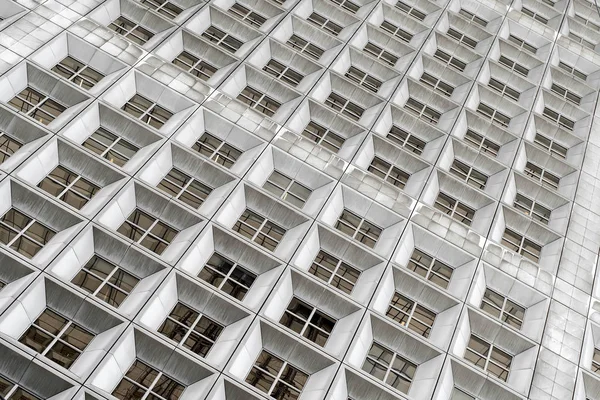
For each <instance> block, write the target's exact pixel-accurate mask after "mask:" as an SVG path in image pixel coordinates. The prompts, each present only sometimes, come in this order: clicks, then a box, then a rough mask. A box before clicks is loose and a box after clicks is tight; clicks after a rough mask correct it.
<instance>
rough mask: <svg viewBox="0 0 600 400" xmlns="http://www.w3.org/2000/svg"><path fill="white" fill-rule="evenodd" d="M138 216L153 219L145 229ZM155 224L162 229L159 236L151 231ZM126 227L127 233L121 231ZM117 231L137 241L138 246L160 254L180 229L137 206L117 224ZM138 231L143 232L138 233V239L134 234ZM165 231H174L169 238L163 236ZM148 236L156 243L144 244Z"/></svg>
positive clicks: (170, 232)
mask: <svg viewBox="0 0 600 400" xmlns="http://www.w3.org/2000/svg"><path fill="white" fill-rule="evenodd" d="M136 216H137V218H136ZM140 218H145V219H147V220H153V221H152V222H151V223H150V225H149V227H148V228H147V229H145V228H144V227H143V226H142V225H140V224H139V220H140ZM130 219H135V220H136V221H137V222H133V221H130ZM126 225H127V226H126ZM157 226H158V227H159V229H162V230H164V233H162V234H161V235H160V236H159V235H158V234H156V233H153V232H152V231H153V230H154V228H155V227H157ZM124 227H125V228H124ZM127 228H129V229H130V232H129V234H128V235H126V234H125V233H123V232H122V231H123V230H126V229H127ZM117 232H118V233H120V234H121V235H123V236H124V237H126V238H127V239H129V240H131V241H133V242H134V243H137V244H139V245H140V246H142V247H144V248H145V249H148V250H150V251H151V252H153V253H156V254H158V255H161V254H162V253H163V252H164V251H165V250H166V249H167V247H169V245H170V244H171V243H172V242H173V240H175V237H176V236H177V235H178V234H179V232H180V231H179V230H178V229H176V228H174V227H173V226H171V225H170V224H168V223H166V222H165V221H163V220H162V219H160V218H158V217H155V216H153V215H151V214H149V213H148V212H146V211H144V210H142V209H141V208H139V207H136V208H135V209H134V210H133V211H132V212H131V214H129V216H128V217H127V218H126V219H125V220H124V221H123V223H122V224H121V225H120V226H119V228H118V229H117ZM139 232H143V233H142V234H141V235H140V237H139V238H138V239H135V236H136V235H137V234H139ZM167 233H169V234H173V233H174V234H173V236H172V237H171V239H170V240H169V239H167V238H165V235H166V234H167ZM148 236H150V238H151V240H154V241H155V242H157V243H156V244H154V245H153V246H151V247H148V246H146V245H144V244H143V242H144V240H145V239H146V238H147V237H148ZM147 244H148V243H147ZM161 244H162V245H163V246H164V248H162V247H161ZM159 249H160V251H157V250H159Z"/></svg>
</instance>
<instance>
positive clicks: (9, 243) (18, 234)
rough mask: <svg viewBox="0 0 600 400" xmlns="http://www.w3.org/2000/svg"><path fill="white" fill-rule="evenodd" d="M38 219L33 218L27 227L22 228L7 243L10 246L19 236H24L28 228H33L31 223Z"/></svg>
mask: <svg viewBox="0 0 600 400" xmlns="http://www.w3.org/2000/svg"><path fill="white" fill-rule="evenodd" d="M36 221H37V220H36V219H34V218H32V219H31V221H29V223H28V224H27V225H25V228H23V229H22V230H20V231H19V232H18V233H17V235H16V236H15V237H14V238H13V240H11V241H10V242H8V243H7V244H6V246H8V247H10V246H12V245H13V244H14V243H15V242H16V241H17V239H18V238H19V237H21V236H23V235H24V234H25V232H27V229H29V228H31V225H33V224H34V223H35V222H36Z"/></svg>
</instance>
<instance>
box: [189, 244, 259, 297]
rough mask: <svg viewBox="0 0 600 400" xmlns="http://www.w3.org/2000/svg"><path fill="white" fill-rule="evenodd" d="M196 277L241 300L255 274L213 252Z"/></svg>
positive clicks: (254, 278)
mask: <svg viewBox="0 0 600 400" xmlns="http://www.w3.org/2000/svg"><path fill="white" fill-rule="evenodd" d="M198 278H200V279H202V280H203V281H206V282H208V283H210V284H211V285H213V286H214V287H216V288H217V289H219V290H221V291H223V292H225V293H227V294H228V295H230V296H232V297H234V298H236V299H238V300H243V299H244V297H246V293H248V291H249V290H250V288H251V287H252V284H253V283H254V281H255V280H256V275H255V274H253V273H252V272H250V271H248V270H247V269H246V268H244V267H243V266H242V265H240V264H238V263H236V262H234V261H231V260H230V259H228V258H227V257H225V256H223V255H221V254H219V253H216V252H215V253H213V255H212V256H211V257H210V259H209V260H208V261H207V262H206V265H205V266H204V268H202V270H201V271H200V273H199V274H198Z"/></svg>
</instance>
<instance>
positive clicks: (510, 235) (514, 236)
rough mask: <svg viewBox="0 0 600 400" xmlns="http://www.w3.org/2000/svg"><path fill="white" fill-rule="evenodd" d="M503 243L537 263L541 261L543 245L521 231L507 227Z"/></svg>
mask: <svg viewBox="0 0 600 400" xmlns="http://www.w3.org/2000/svg"><path fill="white" fill-rule="evenodd" d="M502 244H503V245H504V246H506V247H507V248H509V249H510V250H512V251H514V252H515V253H519V254H521V255H522V256H523V257H526V258H528V259H530V260H531V261H533V262H536V263H537V262H539V261H540V256H541V253H542V246H540V245H539V244H537V243H535V242H534V241H532V240H531V239H528V238H527V237H525V236H523V235H521V234H520V233H517V232H516V231H513V230H512V229H509V228H506V229H505V230H504V235H502Z"/></svg>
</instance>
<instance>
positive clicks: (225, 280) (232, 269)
mask: <svg viewBox="0 0 600 400" xmlns="http://www.w3.org/2000/svg"><path fill="white" fill-rule="evenodd" d="M237 265H238V264H237V263H233V265H232V266H231V268H229V272H227V274H225V279H223V281H222V282H221V285H220V286H219V289H221V288H222V287H223V285H224V284H225V282H227V281H229V280H230V278H231V274H232V273H233V271H234V270H235V268H236V267H237Z"/></svg>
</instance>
